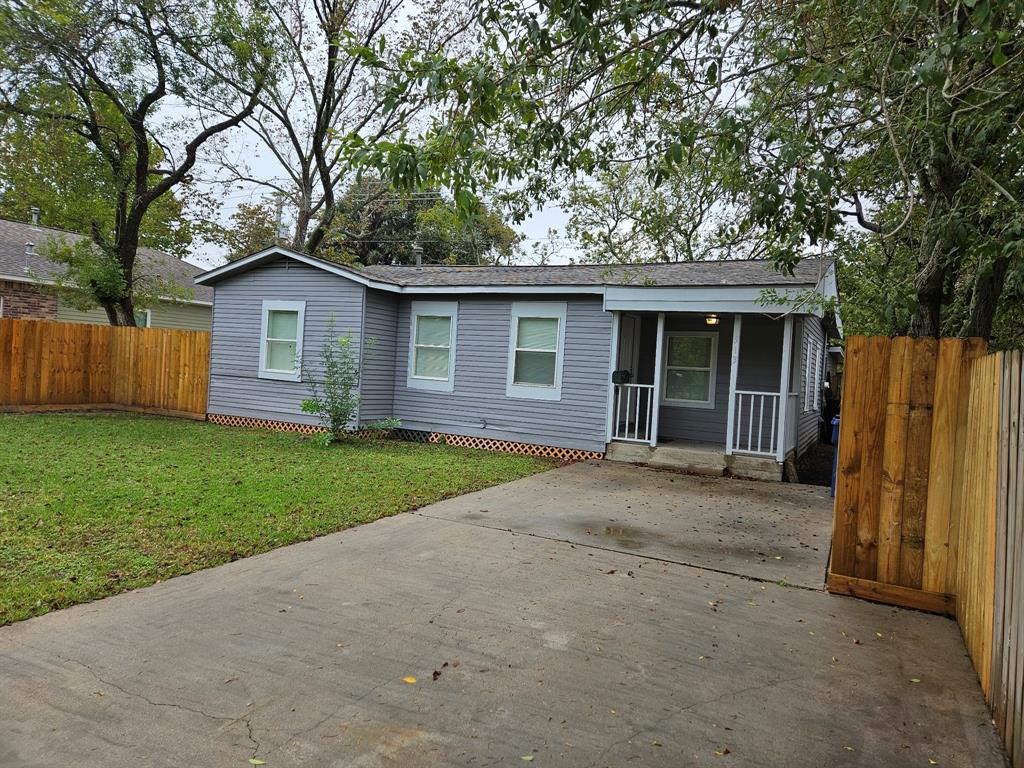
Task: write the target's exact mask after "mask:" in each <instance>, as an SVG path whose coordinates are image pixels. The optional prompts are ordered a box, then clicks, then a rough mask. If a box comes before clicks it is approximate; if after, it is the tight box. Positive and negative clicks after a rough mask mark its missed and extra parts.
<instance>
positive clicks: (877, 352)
mask: <svg viewBox="0 0 1024 768" xmlns="http://www.w3.org/2000/svg"><path fill="white" fill-rule="evenodd" d="M891 346H892V340H891V339H889V338H887V337H885V336H875V337H872V338H871V339H869V340H868V365H867V369H868V370H867V380H866V382H865V384H866V386H865V389H864V392H863V396H864V398H865V401H866V402H867V403H884V402H885V398H886V392H887V390H888V386H889V384H888V379H889V352H890V348H891ZM864 414H865V418H864V419H862V421H861V427H862V429H863V432H862V434H861V445H862V453H861V477H862V481H861V485H860V492H859V493H858V496H857V549H856V551H855V552H854V575H855V576H857V577H858V578H863V579H874V578H875V576H876V573H877V563H878V506H879V504H878V502H879V497H880V496H881V492H882V459H883V453H884V451H883V446H884V444H885V411H884V410H883V409H881V408H867V409H865V411H864Z"/></svg>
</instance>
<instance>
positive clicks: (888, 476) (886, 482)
mask: <svg viewBox="0 0 1024 768" xmlns="http://www.w3.org/2000/svg"><path fill="white" fill-rule="evenodd" d="M913 351H914V348H913V346H912V344H911V340H910V339H909V338H907V337H900V338H897V339H893V341H892V349H891V352H890V357H889V394H888V397H887V402H886V407H885V445H884V447H883V450H882V487H881V497H880V498H879V515H878V565H877V580H878V581H880V582H883V583H885V584H895V583H896V581H897V579H898V578H899V567H900V544H901V539H902V525H903V492H904V486H905V483H906V464H907V426H908V423H909V420H910V376H911V372H912V371H913Z"/></svg>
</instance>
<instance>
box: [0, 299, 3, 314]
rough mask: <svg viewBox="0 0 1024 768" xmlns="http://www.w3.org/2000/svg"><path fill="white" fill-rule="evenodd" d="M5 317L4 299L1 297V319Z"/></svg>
mask: <svg viewBox="0 0 1024 768" xmlns="http://www.w3.org/2000/svg"><path fill="white" fill-rule="evenodd" d="M3 316H4V297H3V296H0V317H3Z"/></svg>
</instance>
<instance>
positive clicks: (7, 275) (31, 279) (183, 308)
mask: <svg viewBox="0 0 1024 768" xmlns="http://www.w3.org/2000/svg"><path fill="white" fill-rule="evenodd" d="M84 238H85V235H81V234H78V233H76V232H68V231H66V230H63V229H55V228H53V227H45V226H42V225H41V224H39V223H38V222H36V223H26V222H22V221H11V220H9V219H0V317H16V318H35V319H37V320H59V321H61V322H66V323H98V324H101V325H106V324H107V323H108V320H107V314H106V312H104V311H103V309H102V308H100V307H93V308H91V309H86V310H81V309H78V308H76V307H73V306H71V305H70V304H68V303H67V302H65V301H63V300H62V299H60V298H58V297H57V296H56V295H55V294H54V293H53V292H51V291H47V290H45V285H46V284H47V283H50V284H52V283H53V282H54V277H55V276H57V275H59V274H60V271H59V270H62V269H63V268H62V267H61V266H60V265H59V264H55V263H54V262H52V261H50V260H49V259H47V258H46V256H44V255H43V252H45V250H46V249H45V245H46V244H47V243H49V242H50V241H53V240H56V241H60V240H63V241H64V242H67V243H73V242H76V241H78V240H82V239H84ZM136 270H137V271H138V274H139V275H141V276H143V277H145V276H152V277H154V278H157V279H159V280H161V281H162V282H166V283H171V284H174V285H175V286H179V287H180V288H181V289H182V291H181V293H182V296H183V297H182V298H174V299H171V298H167V299H166V300H161V301H160V302H158V303H157V304H156V305H155V306H153V307H149V308H145V309H139V310H138V311H137V312H136V313H135V322H136V324H137V325H139V326H140V327H152V328H185V329H188V330H192V331H208V330H210V327H211V314H212V307H213V291H212V290H211V289H209V288H207V287H205V286H201V285H194V284H193V282H192V281H193V278H195V277H196V276H197V275H199V274H200V273H202V271H203V270H202V269H200V268H199V267H196V266H193V265H192V264H189V263H188V262H185V261H182V260H180V259H176V258H175V257H174V256H171V255H169V254H166V253H163V252H162V251H158V250H156V249H153V248H140V249H139V255H138V260H137V264H136Z"/></svg>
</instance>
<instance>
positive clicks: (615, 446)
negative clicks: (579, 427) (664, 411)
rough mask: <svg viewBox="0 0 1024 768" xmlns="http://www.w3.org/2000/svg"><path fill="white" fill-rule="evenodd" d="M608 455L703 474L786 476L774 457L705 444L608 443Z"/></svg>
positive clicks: (616, 458)
mask: <svg viewBox="0 0 1024 768" xmlns="http://www.w3.org/2000/svg"><path fill="white" fill-rule="evenodd" d="M604 457H605V458H606V459H607V460H608V461H623V462H626V463H629V464H646V465H648V466H651V467H657V468H659V469H676V470H680V471H682V472H690V473H693V474H699V475H710V476H712V477H720V476H722V475H724V474H725V473H726V470H728V472H729V474H730V475H735V476H736V477H747V478H750V479H752V480H773V481H776V482H777V481H779V480H781V479H782V465H781V464H779V463H778V462H777V461H776V460H775V459H774V458H772V457H770V456H741V455H738V454H733V455H732V456H726V455H725V450H724V449H721V450H716V449H714V448H711V447H707V446H703V445H687V444H685V443H668V444H666V445H659V446H657V447H655V448H651V447H650V446H649V445H641V444H639V443H608V449H607V451H606V452H605V455H604Z"/></svg>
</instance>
